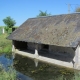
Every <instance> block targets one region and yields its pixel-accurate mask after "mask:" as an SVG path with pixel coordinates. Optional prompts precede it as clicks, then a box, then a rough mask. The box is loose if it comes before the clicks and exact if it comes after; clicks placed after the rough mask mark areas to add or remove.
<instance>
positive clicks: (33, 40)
mask: <svg viewBox="0 0 80 80" xmlns="http://www.w3.org/2000/svg"><path fill="white" fill-rule="evenodd" d="M8 39H10V40H12V45H13V46H12V51H13V54H20V55H23V56H26V57H29V58H32V59H34V61H36V63H38V61H43V62H46V63H49V64H56V65H60V66H64V67H68V68H73V69H78V70H80V13H73V14H62V15H54V16H46V17H36V18H29V19H28V20H26V21H25V22H24V23H23V24H22V25H21V26H20V27H19V28H17V29H16V30H15V31H13V32H12V33H11V34H10V35H9V36H8ZM36 65H37V64H36Z"/></svg>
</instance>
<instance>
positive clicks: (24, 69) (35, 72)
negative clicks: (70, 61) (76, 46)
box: [0, 55, 80, 80]
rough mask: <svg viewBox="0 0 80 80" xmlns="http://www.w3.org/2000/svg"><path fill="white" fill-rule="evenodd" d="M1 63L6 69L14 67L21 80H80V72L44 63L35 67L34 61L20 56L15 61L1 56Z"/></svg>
mask: <svg viewBox="0 0 80 80" xmlns="http://www.w3.org/2000/svg"><path fill="white" fill-rule="evenodd" d="M0 63H1V64H3V66H4V67H5V68H6V69H7V67H8V66H10V65H13V67H14V69H15V70H16V71H17V79H19V80H80V71H77V70H73V69H68V68H63V67H60V66H56V65H51V64H47V63H44V62H39V64H38V67H35V64H34V60H32V59H29V58H27V57H23V56H20V55H16V57H15V59H13V58H12V57H7V56H5V55H1V56H0Z"/></svg>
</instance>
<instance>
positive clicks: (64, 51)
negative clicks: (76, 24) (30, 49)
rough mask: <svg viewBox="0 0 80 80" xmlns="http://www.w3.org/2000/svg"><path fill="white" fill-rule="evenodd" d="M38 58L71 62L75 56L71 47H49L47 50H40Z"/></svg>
mask: <svg viewBox="0 0 80 80" xmlns="http://www.w3.org/2000/svg"><path fill="white" fill-rule="evenodd" d="M39 55H40V56H44V57H48V58H52V59H56V60H60V61H65V62H72V63H74V61H73V58H74V56H75V48H72V47H61V46H49V50H44V49H42V50H40V51H39Z"/></svg>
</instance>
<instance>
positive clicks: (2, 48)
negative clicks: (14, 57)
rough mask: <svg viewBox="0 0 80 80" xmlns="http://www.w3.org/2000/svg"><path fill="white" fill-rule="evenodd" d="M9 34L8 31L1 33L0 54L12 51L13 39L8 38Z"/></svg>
mask: <svg viewBox="0 0 80 80" xmlns="http://www.w3.org/2000/svg"><path fill="white" fill-rule="evenodd" d="M7 36H8V34H7V33H5V34H0V54H3V53H6V54H9V53H11V52H12V51H11V47H12V45H11V41H10V40H8V39H6V38H7Z"/></svg>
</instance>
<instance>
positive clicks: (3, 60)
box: [0, 54, 32, 80]
mask: <svg viewBox="0 0 80 80" xmlns="http://www.w3.org/2000/svg"><path fill="white" fill-rule="evenodd" d="M0 64H1V65H3V67H4V68H5V69H6V70H8V69H9V67H10V68H12V69H14V67H13V58H12V56H8V55H4V54H3V55H1V56H0ZM16 73H17V80H32V79H31V78H30V77H28V76H26V75H23V74H22V73H20V72H18V71H17V70H16Z"/></svg>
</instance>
